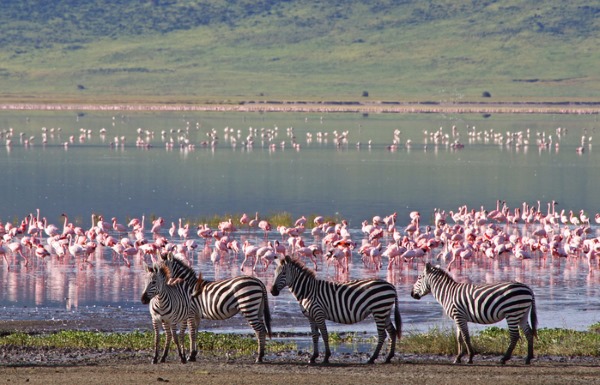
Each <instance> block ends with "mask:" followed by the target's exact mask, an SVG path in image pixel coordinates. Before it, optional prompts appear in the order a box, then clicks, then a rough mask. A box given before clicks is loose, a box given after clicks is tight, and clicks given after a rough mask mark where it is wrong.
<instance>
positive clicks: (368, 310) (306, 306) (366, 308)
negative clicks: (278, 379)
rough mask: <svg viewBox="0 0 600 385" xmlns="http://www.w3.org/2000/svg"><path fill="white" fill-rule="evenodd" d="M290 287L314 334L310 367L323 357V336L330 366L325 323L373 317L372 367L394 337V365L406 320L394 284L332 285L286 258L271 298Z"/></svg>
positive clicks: (366, 281) (376, 281) (359, 282)
mask: <svg viewBox="0 0 600 385" xmlns="http://www.w3.org/2000/svg"><path fill="white" fill-rule="evenodd" d="M286 286H287V287H289V289H290V291H291V292H292V294H293V295H294V297H296V299H297V300H298V302H299V304H300V308H301V310H302V313H303V314H304V315H305V316H306V317H307V318H308V321H309V323H310V328H311V332H312V340H313V354H312V355H311V357H310V363H311V364H314V363H315V362H316V359H317V357H319V332H320V333H321V336H322V338H323V343H324V345H325V357H324V358H323V363H324V364H327V363H329V357H330V356H331V350H330V349H329V335H328V333H327V326H326V324H325V320H330V321H334V322H338V323H344V324H353V323H356V322H359V321H362V320H364V319H365V318H367V316H369V315H370V314H373V318H374V319H375V323H376V325H377V335H378V341H377V346H376V347H375V352H374V353H373V355H372V356H371V358H369V361H368V363H369V364H372V363H374V362H375V360H376V359H377V357H378V356H379V352H380V351H381V347H382V346H383V342H384V341H385V338H386V332H387V334H388V335H389V337H390V350H389V353H388V355H387V358H386V360H385V362H386V363H389V362H391V359H392V358H393V357H394V353H395V350H396V338H398V339H399V338H400V336H401V334H402V319H401V317H400V311H399V310H398V293H397V292H396V288H395V287H394V285H392V284H391V283H389V282H387V281H384V280H380V279H364V280H354V281H348V282H345V283H337V282H330V281H326V280H322V279H318V278H316V275H315V272H314V271H313V270H310V269H309V268H307V267H306V266H305V265H304V264H303V263H302V262H300V261H298V260H296V259H292V258H291V257H290V256H286V257H285V258H284V259H283V260H278V266H277V268H276V269H275V279H274V281H273V286H272V288H271V294H272V295H274V296H277V295H279V292H280V291H281V290H282V289H283V288H284V287H286ZM394 305H395V310H394V318H395V326H394V324H393V323H392V319H391V318H392V307H394Z"/></svg>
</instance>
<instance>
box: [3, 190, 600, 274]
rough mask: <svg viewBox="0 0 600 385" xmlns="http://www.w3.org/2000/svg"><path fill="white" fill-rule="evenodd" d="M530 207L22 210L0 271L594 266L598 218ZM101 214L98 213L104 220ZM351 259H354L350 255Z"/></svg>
mask: <svg viewBox="0 0 600 385" xmlns="http://www.w3.org/2000/svg"><path fill="white" fill-rule="evenodd" d="M556 206H557V203H556V202H554V201H552V202H547V204H546V207H542V203H541V202H540V201H537V202H536V203H535V204H528V203H525V202H524V203H523V204H522V205H519V206H518V207H512V208H511V207H509V206H508V205H507V204H506V202H502V201H497V202H496V207H494V208H492V209H489V210H488V209H486V208H484V207H479V208H477V209H475V208H469V207H467V205H462V206H459V207H458V208H457V209H456V210H448V211H446V210H443V209H437V208H436V209H434V210H433V216H432V217H431V218H422V217H421V214H420V213H419V212H418V211H413V212H411V213H410V214H409V216H408V218H406V221H405V222H404V223H403V224H401V223H399V219H398V215H397V213H395V212H394V213H391V214H389V215H387V216H380V215H375V216H373V217H372V218H370V219H368V220H364V221H362V223H361V224H360V227H358V226H356V227H354V228H351V227H350V224H349V223H348V221H346V220H340V221H339V222H336V221H333V220H326V219H325V218H324V217H323V216H315V217H314V219H312V220H311V221H309V220H308V219H307V217H306V216H301V217H299V218H298V219H297V220H296V221H295V222H294V223H293V224H292V225H291V226H284V225H278V226H272V225H271V223H270V222H269V220H267V219H264V218H262V219H261V218H260V217H259V215H258V213H256V214H255V216H254V218H253V219H250V218H252V217H251V216H248V215H246V214H243V215H242V216H241V217H240V219H239V221H234V220H233V218H228V219H227V220H224V221H222V222H220V223H219V224H218V225H217V226H216V227H215V228H211V227H210V226H208V224H206V223H202V224H192V223H190V222H187V221H185V220H184V219H183V218H179V220H178V221H177V223H176V222H175V221H173V222H171V226H170V227H169V226H168V225H166V224H165V220H164V219H163V218H162V217H158V218H156V219H153V220H151V221H150V220H148V223H146V218H145V217H144V216H142V217H141V218H133V219H131V220H130V221H129V222H128V223H127V224H126V225H125V224H124V223H119V221H118V218H117V217H116V216H111V217H110V218H111V220H110V221H109V220H105V219H104V218H105V217H104V216H103V215H101V214H92V215H91V223H90V226H89V227H88V228H87V229H84V228H82V227H80V226H76V225H74V224H73V223H72V222H70V221H69V217H68V215H67V214H62V218H63V224H62V226H59V225H54V224H51V223H49V222H48V220H47V218H45V217H43V216H41V213H40V210H39V209H38V210H36V212H35V213H29V214H28V215H26V216H25V217H23V219H22V220H21V221H20V223H18V224H13V223H11V222H6V223H0V235H1V237H0V254H1V255H2V258H3V260H4V264H5V266H6V268H8V269H10V268H12V267H13V266H15V265H17V264H22V265H23V267H24V268H31V266H33V265H35V263H33V262H37V261H40V262H41V263H43V261H44V260H46V259H48V258H67V257H72V258H73V259H74V260H75V261H77V262H78V263H82V264H93V259H94V258H95V257H96V256H98V255H103V253H106V255H111V256H112V257H113V259H114V261H115V263H123V264H125V265H126V266H131V261H132V258H143V259H146V258H149V259H150V260H152V259H153V258H155V256H156V254H157V252H164V251H170V252H173V253H175V254H178V255H179V256H180V257H182V258H184V259H187V260H188V261H189V262H190V264H191V263H193V260H194V258H193V257H194V256H195V255H196V253H197V255H198V257H199V258H206V259H207V260H208V259H210V261H211V262H212V263H213V264H214V266H215V268H217V267H219V266H224V265H230V266H231V265H237V266H238V267H237V269H239V270H238V271H239V273H240V274H253V273H255V272H257V271H266V270H268V269H269V268H270V266H271V264H272V263H273V261H274V260H275V259H276V258H281V257H283V256H285V255H292V256H295V257H297V258H299V259H303V260H306V261H307V262H309V263H310V264H311V267H313V268H314V269H315V270H320V269H324V268H325V269H330V268H331V269H334V271H335V273H336V277H338V278H339V279H340V280H341V279H344V277H346V278H347V277H348V276H349V275H348V273H349V271H350V270H351V269H352V267H353V263H356V262H353V261H356V260H359V261H361V263H362V264H363V267H365V268H367V269H372V270H373V271H378V270H382V269H387V270H388V271H389V270H394V269H399V268H400V267H401V266H403V265H404V264H408V265H409V266H410V265H411V264H412V263H413V262H414V261H422V260H425V259H427V260H428V261H434V262H435V263H438V264H445V265H446V268H447V269H449V270H452V269H454V268H457V267H460V266H461V265H462V264H463V263H464V262H465V261H469V260H475V259H498V258H514V259H516V260H521V261H524V260H528V259H534V260H535V259H547V258H551V259H558V260H570V259H579V258H583V259H585V260H586V261H587V265H588V267H589V271H590V273H591V272H593V271H594V270H595V269H597V268H598V262H597V261H596V258H597V257H598V255H600V236H599V235H598V234H599V233H600V226H599V225H600V213H598V214H595V215H588V214H586V213H585V212H584V211H583V210H566V209H561V210H560V211H558V210H556ZM107 218H108V217H107ZM353 256H356V257H357V258H355V259H353Z"/></svg>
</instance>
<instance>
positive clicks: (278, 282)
mask: <svg viewBox="0 0 600 385" xmlns="http://www.w3.org/2000/svg"><path fill="white" fill-rule="evenodd" d="M290 262H291V257H290V256H289V255H286V256H285V259H279V258H278V259H277V267H276V268H275V279H274V280H273V286H272V287H271V294H272V295H273V296H275V297H277V296H278V295H279V292H280V291H281V289H283V288H284V287H286V286H289V284H288V278H287V276H288V275H287V269H286V266H289V263H290Z"/></svg>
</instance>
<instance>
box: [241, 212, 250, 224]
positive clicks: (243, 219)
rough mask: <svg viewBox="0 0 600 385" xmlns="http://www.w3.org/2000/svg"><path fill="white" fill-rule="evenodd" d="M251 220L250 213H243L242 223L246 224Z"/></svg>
mask: <svg viewBox="0 0 600 385" xmlns="http://www.w3.org/2000/svg"><path fill="white" fill-rule="evenodd" d="M249 222H250V217H248V214H246V213H243V214H242V216H241V217H240V225H242V226H246V225H247V224H248V223H249Z"/></svg>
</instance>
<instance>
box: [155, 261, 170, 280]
mask: <svg viewBox="0 0 600 385" xmlns="http://www.w3.org/2000/svg"><path fill="white" fill-rule="evenodd" d="M155 266H156V267H157V268H158V269H157V271H160V272H161V273H163V274H164V276H165V280H166V281H169V280H170V279H171V270H169V267H168V266H167V265H165V264H164V263H160V264H155Z"/></svg>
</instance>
